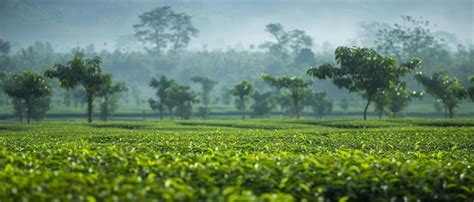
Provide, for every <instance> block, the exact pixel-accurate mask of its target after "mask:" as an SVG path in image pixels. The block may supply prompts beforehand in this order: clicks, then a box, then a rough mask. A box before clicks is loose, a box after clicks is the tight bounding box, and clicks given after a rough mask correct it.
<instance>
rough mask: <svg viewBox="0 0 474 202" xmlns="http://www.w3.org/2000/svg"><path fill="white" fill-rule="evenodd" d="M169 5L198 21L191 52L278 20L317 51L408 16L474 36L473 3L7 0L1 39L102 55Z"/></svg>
mask: <svg viewBox="0 0 474 202" xmlns="http://www.w3.org/2000/svg"><path fill="white" fill-rule="evenodd" d="M164 5H171V6H172V7H173V9H174V10H175V11H178V12H186V13H188V14H189V15H191V16H193V22H194V24H195V26H196V27H197V28H198V29H200V34H199V37H198V38H196V39H193V41H192V42H191V44H190V49H201V48H203V47H204V46H205V45H206V46H207V49H208V50H212V49H226V48H248V47H249V46H250V45H251V44H254V45H259V44H261V43H262V42H264V41H266V40H271V38H270V36H269V35H268V34H267V33H265V32H264V26H265V25H266V24H268V23H272V22H279V23H281V24H283V25H284V26H285V28H287V29H288V30H291V29H301V30H304V31H306V32H307V33H308V34H309V35H310V36H312V37H313V38H314V39H315V43H316V47H317V46H318V45H321V44H322V43H323V42H324V41H328V42H330V43H331V44H336V45H347V44H351V43H352V41H354V39H356V38H357V33H358V29H359V23H360V22H371V21H379V22H386V23H390V24H393V23H394V22H400V19H401V18H400V16H401V15H410V16H413V17H420V16H423V17H424V19H427V20H430V21H431V22H432V23H433V24H436V27H434V28H433V29H434V31H438V30H442V31H447V32H451V33H455V34H456V36H457V37H458V39H459V40H460V41H461V42H463V43H471V44H472V43H473V41H472V39H473V38H474V28H473V21H474V19H473V18H474V16H473V12H474V11H473V10H474V6H473V1H471V0H444V1H441V0H358V1H356V0H332V1H331V0H325V1H323V0H315V1H295V0H293V1H290V0H258V1H257V0H255V1H251V0H243V1H237V0H210V1H198V0H189V1H179V0H170V1H162V0H135V1H132V0H62V1H60V0H0V38H3V39H7V40H9V41H11V42H12V44H13V45H14V46H15V47H16V48H18V47H22V46H25V45H29V44H31V43H33V42H34V41H49V42H50V43H52V44H53V45H54V47H55V48H56V49H58V50H63V51H65V50H69V49H70V48H72V47H74V46H85V45H87V44H89V43H94V44H95V46H96V49H98V50H101V49H104V48H105V49H108V50H113V49H115V48H116V47H122V48H123V47H128V48H132V49H133V48H137V44H135V42H133V41H132V42H130V40H129V39H133V33H134V30H133V28H132V25H133V24H135V23H137V22H138V17H137V16H138V15H139V14H141V13H143V12H145V11H149V10H151V9H153V8H155V7H158V6H164ZM316 51H317V50H316Z"/></svg>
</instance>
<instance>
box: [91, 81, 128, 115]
mask: <svg viewBox="0 0 474 202" xmlns="http://www.w3.org/2000/svg"><path fill="white" fill-rule="evenodd" d="M127 90H128V88H127V87H126V86H125V83H122V82H120V83H116V84H114V85H112V84H110V83H107V84H105V85H104V86H102V88H101V89H100V91H99V93H98V96H99V97H101V98H103V101H102V103H101V105H100V106H101V107H100V109H101V110H100V111H101V114H102V117H103V119H104V121H107V118H108V116H109V114H110V113H111V112H113V111H115V107H114V106H115V105H116V99H115V98H114V97H113V96H116V95H118V94H120V93H122V92H125V91H127ZM111 106H112V107H111Z"/></svg>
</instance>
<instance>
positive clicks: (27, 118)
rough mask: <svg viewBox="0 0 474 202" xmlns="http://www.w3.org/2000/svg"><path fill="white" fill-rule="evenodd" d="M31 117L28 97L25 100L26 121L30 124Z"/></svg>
mask: <svg viewBox="0 0 474 202" xmlns="http://www.w3.org/2000/svg"><path fill="white" fill-rule="evenodd" d="M30 119H31V101H30V100H29V99H28V100H26V123H27V124H30Z"/></svg>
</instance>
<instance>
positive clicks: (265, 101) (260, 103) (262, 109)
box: [250, 90, 275, 118]
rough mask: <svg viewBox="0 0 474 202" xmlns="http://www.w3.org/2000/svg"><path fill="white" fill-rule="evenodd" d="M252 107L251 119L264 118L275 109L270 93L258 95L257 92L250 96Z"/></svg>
mask: <svg viewBox="0 0 474 202" xmlns="http://www.w3.org/2000/svg"><path fill="white" fill-rule="evenodd" d="M252 99H253V105H252V106H251V107H250V108H251V109H252V112H253V113H252V116H253V117H260V118H263V117H266V116H268V115H269V114H270V112H271V111H272V110H273V108H275V100H274V97H273V96H272V92H266V93H260V92H258V91H257V90H256V91H255V92H254V93H253V94H252Z"/></svg>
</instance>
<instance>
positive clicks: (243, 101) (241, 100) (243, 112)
mask: <svg viewBox="0 0 474 202" xmlns="http://www.w3.org/2000/svg"><path fill="white" fill-rule="evenodd" d="M240 102H242V120H245V100H244V97H241V98H240Z"/></svg>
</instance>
